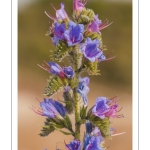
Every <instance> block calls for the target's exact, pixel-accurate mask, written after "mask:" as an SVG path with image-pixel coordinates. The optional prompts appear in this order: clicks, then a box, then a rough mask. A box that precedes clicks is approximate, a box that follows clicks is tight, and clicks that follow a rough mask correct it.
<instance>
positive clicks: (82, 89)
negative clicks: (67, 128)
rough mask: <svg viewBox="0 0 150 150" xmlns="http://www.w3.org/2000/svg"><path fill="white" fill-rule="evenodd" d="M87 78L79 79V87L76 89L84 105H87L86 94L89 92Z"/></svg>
mask: <svg viewBox="0 0 150 150" xmlns="http://www.w3.org/2000/svg"><path fill="white" fill-rule="evenodd" d="M89 80H90V79H89V78H88V77H85V78H79V85H78V88H77V92H78V93H79V94H80V95H81V96H82V98H83V102H84V105H87V102H88V99H87V93H88V92H89V90H90V89H89V87H88V84H89Z"/></svg>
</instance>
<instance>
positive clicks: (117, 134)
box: [111, 132, 126, 136]
mask: <svg viewBox="0 0 150 150" xmlns="http://www.w3.org/2000/svg"><path fill="white" fill-rule="evenodd" d="M125 133H126V132H121V133H117V134H112V135H111V136H117V135H122V134H125Z"/></svg>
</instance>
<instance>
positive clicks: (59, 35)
mask: <svg viewBox="0 0 150 150" xmlns="http://www.w3.org/2000/svg"><path fill="white" fill-rule="evenodd" d="M65 30H66V25H65V23H62V24H60V23H58V22H55V23H54V28H53V34H54V37H53V39H52V40H53V43H54V45H57V44H58V42H59V40H64V32H65Z"/></svg>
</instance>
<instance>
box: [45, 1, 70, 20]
mask: <svg viewBox="0 0 150 150" xmlns="http://www.w3.org/2000/svg"><path fill="white" fill-rule="evenodd" d="M51 5H52V4H51ZM60 6H61V8H60V9H58V10H56V8H55V7H54V6H53V5H52V7H53V8H54V10H55V11H56V18H55V17H53V16H51V15H49V14H48V13H47V12H45V14H46V15H47V16H48V17H49V18H50V19H52V20H54V21H56V20H68V15H67V13H66V11H65V9H64V8H65V5H64V3H61V5H60Z"/></svg>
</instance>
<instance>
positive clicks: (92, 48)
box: [80, 38, 102, 62]
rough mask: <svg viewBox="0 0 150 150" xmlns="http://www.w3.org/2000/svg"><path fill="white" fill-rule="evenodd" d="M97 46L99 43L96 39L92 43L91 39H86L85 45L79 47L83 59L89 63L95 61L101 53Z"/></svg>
mask: <svg viewBox="0 0 150 150" xmlns="http://www.w3.org/2000/svg"><path fill="white" fill-rule="evenodd" d="M99 45H100V41H99V40H98V39H95V40H93V41H92V40H91V38H87V39H86V41H85V43H83V44H81V45H80V46H81V50H82V52H83V54H84V57H85V58H87V59H89V60H90V61H91V62H94V61H95V60H97V59H98V58H99V57H100V56H101V55H102V51H101V50H100V49H99V48H98V47H99Z"/></svg>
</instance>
